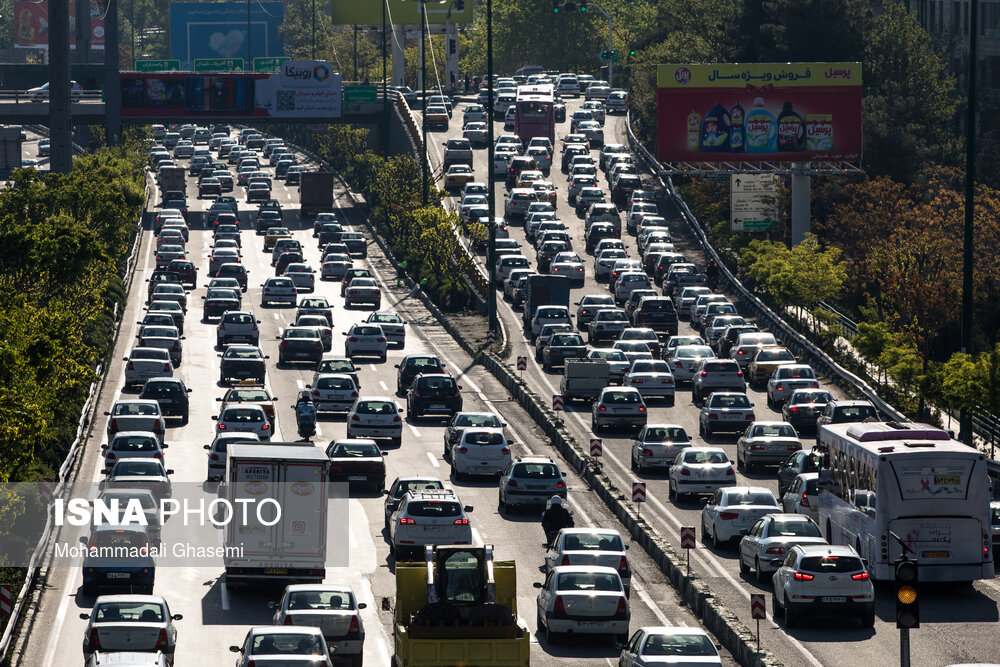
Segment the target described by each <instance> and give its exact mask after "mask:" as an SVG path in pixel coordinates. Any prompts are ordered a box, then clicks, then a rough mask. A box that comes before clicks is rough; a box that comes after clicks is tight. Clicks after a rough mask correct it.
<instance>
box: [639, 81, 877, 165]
mask: <svg viewBox="0 0 1000 667" xmlns="http://www.w3.org/2000/svg"><path fill="white" fill-rule="evenodd" d="M656 78H657V98H656V105H657V106H656V115H657V151H656V152H657V158H659V159H660V160H661V161H663V162H731V161H742V162H773V161H782V162H791V161H809V160H860V159H861V63H761V64H742V65H741V64H730V63H720V64H711V65H689V64H674V65H659V66H658V68H657V73H656Z"/></svg>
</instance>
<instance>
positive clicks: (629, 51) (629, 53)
mask: <svg viewBox="0 0 1000 667" xmlns="http://www.w3.org/2000/svg"><path fill="white" fill-rule="evenodd" d="M628 57H629V58H635V49H629V50H628Z"/></svg>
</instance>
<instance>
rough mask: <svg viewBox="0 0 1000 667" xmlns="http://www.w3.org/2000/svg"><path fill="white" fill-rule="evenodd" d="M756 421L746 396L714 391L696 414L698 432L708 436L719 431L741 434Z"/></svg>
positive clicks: (751, 405) (737, 393)
mask: <svg viewBox="0 0 1000 667" xmlns="http://www.w3.org/2000/svg"><path fill="white" fill-rule="evenodd" d="M754 419H756V416H755V415H754V412H753V404H752V403H750V399H749V398H747V395H746V394H741V393H739V392H726V391H716V392H713V393H711V394H709V395H708V398H706V399H705V400H704V401H703V402H702V405H701V410H700V411H699V413H698V432H699V433H700V434H701V435H703V436H706V437H707V436H710V435H712V434H714V433H718V432H720V431H728V432H742V431H744V429H746V426H747V424H749V423H750V422H752V421H753V420H754Z"/></svg>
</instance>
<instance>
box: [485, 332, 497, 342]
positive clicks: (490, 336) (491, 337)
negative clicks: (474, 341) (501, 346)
mask: <svg viewBox="0 0 1000 667" xmlns="http://www.w3.org/2000/svg"><path fill="white" fill-rule="evenodd" d="M496 342H497V332H496V331H487V332H486V344H487V345H493V344H494V343H496Z"/></svg>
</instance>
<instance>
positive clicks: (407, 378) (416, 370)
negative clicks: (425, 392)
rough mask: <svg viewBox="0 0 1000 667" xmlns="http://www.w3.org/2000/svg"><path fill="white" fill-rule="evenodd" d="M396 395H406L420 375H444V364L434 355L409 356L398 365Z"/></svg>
mask: <svg viewBox="0 0 1000 667" xmlns="http://www.w3.org/2000/svg"><path fill="white" fill-rule="evenodd" d="M396 368H398V369H399V370H398V371H397V372H396V395H397V396H401V395H402V394H405V393H406V391H407V390H408V389H409V388H410V385H411V384H413V379H414V378H415V377H417V376H418V375H428V374H431V373H442V374H443V373H444V372H445V370H444V364H442V363H441V360H440V359H438V358H437V357H436V356H435V355H433V354H408V355H406V356H405V357H403V360H402V361H401V362H399V363H398V364H396Z"/></svg>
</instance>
